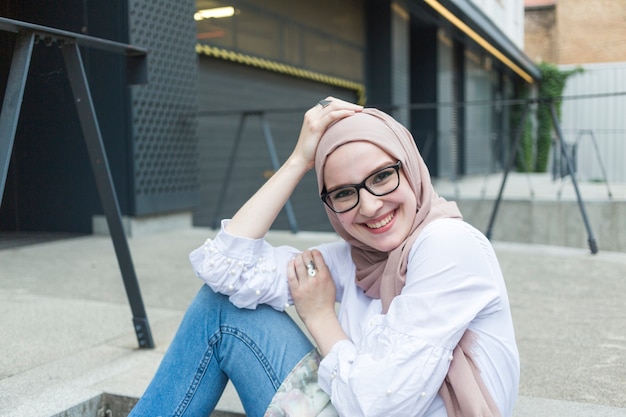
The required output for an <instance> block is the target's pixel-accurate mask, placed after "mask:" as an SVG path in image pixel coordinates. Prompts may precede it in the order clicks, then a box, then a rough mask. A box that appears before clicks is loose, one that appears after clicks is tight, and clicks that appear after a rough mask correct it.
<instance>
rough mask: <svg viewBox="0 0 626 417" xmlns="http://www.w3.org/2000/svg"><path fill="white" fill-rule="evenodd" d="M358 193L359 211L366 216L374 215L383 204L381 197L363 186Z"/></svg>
mask: <svg viewBox="0 0 626 417" xmlns="http://www.w3.org/2000/svg"><path fill="white" fill-rule="evenodd" d="M359 193H360V194H359V213H361V214H362V215H364V216H367V217H371V216H373V215H375V214H376V212H377V211H378V209H380V207H381V206H382V205H383V202H382V200H381V198H380V197H377V196H375V195H374V194H372V193H370V192H369V191H367V190H366V189H365V188H361V189H360V190H359Z"/></svg>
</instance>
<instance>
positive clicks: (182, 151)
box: [128, 0, 198, 215]
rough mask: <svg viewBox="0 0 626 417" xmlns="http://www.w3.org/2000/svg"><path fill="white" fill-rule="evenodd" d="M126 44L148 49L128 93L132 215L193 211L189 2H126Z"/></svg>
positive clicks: (194, 81)
mask: <svg viewBox="0 0 626 417" xmlns="http://www.w3.org/2000/svg"><path fill="white" fill-rule="evenodd" d="M128 7H129V38H130V43H131V44H134V45H138V46H141V47H143V48H146V49H148V51H149V54H148V77H149V82H148V84H147V85H142V86H136V87H133V89H132V117H133V121H132V123H133V139H134V149H133V153H134V173H135V197H136V207H135V214H137V215H143V214H153V213H157V212H163V211H172V210H179V209H184V208H190V207H192V206H193V204H194V202H195V198H196V192H197V186H198V182H197V162H196V160H197V156H196V149H197V135H196V120H197V119H196V112H197V93H196V91H197V68H196V63H197V55H196V52H195V38H196V27H195V23H194V20H193V14H194V11H195V2H194V1H193V0H178V1H171V0H130V1H129V5H128Z"/></svg>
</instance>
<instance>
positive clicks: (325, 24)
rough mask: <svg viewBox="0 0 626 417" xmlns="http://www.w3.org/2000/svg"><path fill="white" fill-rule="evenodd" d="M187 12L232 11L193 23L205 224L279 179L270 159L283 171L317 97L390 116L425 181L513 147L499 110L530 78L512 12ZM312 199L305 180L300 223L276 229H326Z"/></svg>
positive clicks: (286, 222)
mask: <svg viewBox="0 0 626 417" xmlns="http://www.w3.org/2000/svg"><path fill="white" fill-rule="evenodd" d="M197 6H198V10H199V11H202V13H207V14H210V13H216V12H217V11H219V10H230V12H229V13H226V15H223V16H222V17H210V18H202V17H201V16H198V19H199V20H198V52H199V77H200V81H199V91H200V97H199V124H198V126H199V130H198V133H199V146H200V148H199V154H200V161H201V163H200V165H201V166H200V169H199V173H200V205H199V206H198V208H197V210H196V211H195V213H194V223H195V224H197V225H201V226H213V227H214V226H216V225H217V221H218V220H219V219H221V218H223V217H230V216H232V214H234V212H235V210H236V209H237V208H238V207H239V206H240V205H241V204H242V203H243V202H244V201H245V199H247V198H248V197H249V196H250V195H251V193H252V192H253V191H254V190H255V189H257V188H258V187H259V186H260V185H261V184H262V183H263V181H265V179H266V178H267V176H268V175H271V173H272V172H273V170H274V169H275V168H274V166H273V165H272V163H271V160H272V157H271V153H272V151H271V149H270V148H271V147H272V146H273V147H275V148H276V153H277V157H278V158H277V159H278V160H280V161H282V160H284V159H285V158H286V157H287V156H288V153H289V152H290V151H291V149H292V148H293V145H294V143H295V141H296V139H297V136H298V132H299V129H300V123H301V121H302V114H303V113H304V111H306V110H307V109H308V108H309V107H311V106H312V105H314V104H315V103H316V102H317V101H318V100H319V99H321V98H324V97H326V96H327V95H333V96H337V97H341V98H344V99H347V100H352V101H357V102H360V103H362V104H365V105H367V106H375V107H379V108H382V109H383V110H386V111H388V112H390V113H392V114H393V115H394V116H395V117H396V118H397V119H398V120H400V121H401V122H402V123H404V124H405V125H406V126H407V127H408V128H409V129H410V130H411V132H412V133H413V136H414V137H415V139H416V142H417V144H418V147H419V148H420V150H421V151H422V154H423V155H424V158H425V160H426V162H427V164H428V165H429V168H430V170H431V173H432V174H433V175H434V176H442V177H451V178H456V177H458V176H462V175H473V174H485V173H488V172H496V171H498V170H500V169H501V167H502V164H503V161H504V160H505V158H506V156H507V154H508V145H509V143H510V139H511V133H510V124H511V122H510V110H511V109H510V106H507V105H502V104H497V103H498V102H499V101H500V102H502V101H503V100H506V99H512V98H514V97H515V95H516V91H517V87H519V86H520V85H523V84H526V83H533V82H534V81H535V80H536V79H537V77H538V71H537V68H536V67H535V66H534V64H533V63H532V62H531V61H530V60H529V59H528V58H527V57H526V55H525V54H524V53H523V52H522V48H523V42H524V38H523V2H522V1H521V0H516V1H513V2H500V1H495V0H492V1H487V0H483V1H478V0H477V1H474V2H471V1H434V0H427V1H388V0H387V1H385V0H350V1H342V2H336V1H332V0H321V1H319V2H315V4H313V3H311V4H308V3H303V2H298V3H294V2H290V1H287V0H273V1H261V0H240V1H203V0H198V1H197ZM229 8H231V9H229ZM264 125H265V128H264ZM267 126H269V128H268V127H267ZM268 130H269V131H270V132H271V134H270V135H269V138H270V139H271V143H272V144H273V145H268V144H267V140H268V135H267V131H268ZM242 132H243V133H242ZM238 138H241V142H238ZM315 189H316V188H315V180H314V178H313V177H312V174H311V175H310V176H307V177H305V178H304V180H303V181H302V184H301V186H300V187H299V188H298V189H297V190H296V192H295V194H294V196H293V198H292V201H291V204H292V206H293V212H294V213H296V223H297V225H296V226H295V227H293V223H292V222H291V221H290V216H289V212H288V211H287V210H286V211H285V212H284V213H282V214H281V215H280V216H279V218H278V219H277V221H276V223H275V225H274V227H275V228H279V229H290V228H291V229H294V228H297V229H304V230H329V225H328V222H327V220H326V216H325V213H324V210H323V208H322V206H321V204H320V203H319V200H318V197H317V195H316V192H315Z"/></svg>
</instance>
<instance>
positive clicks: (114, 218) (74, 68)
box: [62, 43, 154, 348]
mask: <svg viewBox="0 0 626 417" xmlns="http://www.w3.org/2000/svg"><path fill="white" fill-rule="evenodd" d="M62 53H63V60H64V62H65V67H66V69H67V75H68V78H69V81H70V85H71V87H72V93H73V94H74V104H75V105H76V110H78V118H79V120H80V125H81V127H82V130H83V136H84V139H85V144H86V145H87V152H88V154H89V159H90V160H91V167H92V169H93V173H94V175H95V178H96V186H97V187H98V193H99V194H100V200H101V202H102V208H103V210H104V214H105V216H106V219H107V223H108V225H109V232H110V233H111V239H112V240H113V246H114V248H115V253H116V255H117V260H118V263H119V265H120V270H121V272H122V278H123V280H124V286H125V287H126V295H127V296H128V301H129V303H130V308H131V311H132V313H133V323H134V325H135V332H136V334H137V340H138V342H139V347H142V348H153V347H154V342H153V341H152V334H151V332H150V326H149V324H148V318H147V316H146V311H145V309H144V305H143V301H142V299H141V292H140V290H139V284H138V282H137V277H136V275H135V268H134V266H133V261H132V259H131V256H130V249H129V247H128V242H127V241H126V235H125V233H124V227H123V225H122V215H121V213H120V208H119V204H118V201H117V196H116V194H115V187H114V185H113V178H112V177H111V170H110V169H109V164H108V160H107V156H106V152H105V150H104V144H103V142H102V135H101V133H100V127H99V126H98V120H97V118H96V111H95V109H94V106H93V101H92V99H91V93H90V92H89V87H88V82H87V76H86V74H85V70H84V66H83V62H82V59H81V57H80V50H79V48H78V44H76V43H71V44H67V43H66V44H65V45H63V48H62Z"/></svg>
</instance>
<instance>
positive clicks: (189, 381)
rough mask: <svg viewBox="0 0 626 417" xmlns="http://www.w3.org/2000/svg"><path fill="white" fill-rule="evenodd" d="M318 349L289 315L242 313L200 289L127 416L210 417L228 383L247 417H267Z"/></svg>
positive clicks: (267, 309) (260, 309)
mask: <svg viewBox="0 0 626 417" xmlns="http://www.w3.org/2000/svg"><path fill="white" fill-rule="evenodd" d="M312 349H313V345H312V344H311V342H310V341H309V339H308V338H307V337H306V336H305V334H304V333H303V332H302V331H301V330H300V328H299V327H298V325H297V324H296V323H294V321H293V320H292V319H291V317H289V315H288V314H287V313H282V312H278V311H276V310H274V309H273V308H271V307H268V306H266V305H261V306H259V307H258V308H257V309H256V310H246V309H238V308H237V307H235V306H234V305H233V304H231V303H230V301H229V300H228V298H227V297H226V296H224V295H221V294H216V293H214V292H213V291H212V290H211V289H210V288H209V287H208V286H206V285H203V286H202V288H201V289H200V291H199V292H198V294H197V295H196V297H195V299H194V300H193V302H192V303H191V305H190V306H189V309H188V310H187V312H186V313H185V317H184V318H183V321H182V323H181V325H180V327H179V329H178V331H177V333H176V336H175V337H174V340H173V341H172V343H171V345H170V347H169V348H168V350H167V352H166V354H165V356H164V357H163V360H162V362H161V365H160V367H159V369H158V370H157V373H156V375H155V376H154V379H153V380H152V382H151V383H150V385H149V386H148V388H147V389H146V392H145V393H144V395H143V396H142V398H141V399H140V400H139V402H138V403H137V405H136V406H135V408H134V409H133V411H132V412H131V413H130V415H129V417H146V416H149V417H157V416H162V417H170V416H172V417H173V416H186V417H208V416H209V415H210V414H211V412H212V411H213V409H214V407H215V405H216V404H217V401H218V400H219V398H220V396H221V395H222V392H223V391H224V388H225V386H226V383H227V382H228V380H229V379H230V380H231V381H232V382H233V385H234V386H235V388H236V390H237V393H238V395H239V398H240V399H241V402H242V404H243V406H244V409H245V411H246V415H247V416H249V417H254V416H263V414H264V413H265V410H266V408H267V406H268V405H269V403H270V401H271V400H272V397H273V396H274V394H275V393H276V391H277V390H278V387H280V384H281V383H282V381H283V380H284V379H285V378H286V377H287V375H289V372H290V371H291V370H292V369H293V367H294V366H295V365H296V364H297V363H298V362H299V361H300V360H301V359H302V358H303V357H304V356H305V355H306V354H307V353H309V352H310V351H311V350H312Z"/></svg>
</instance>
